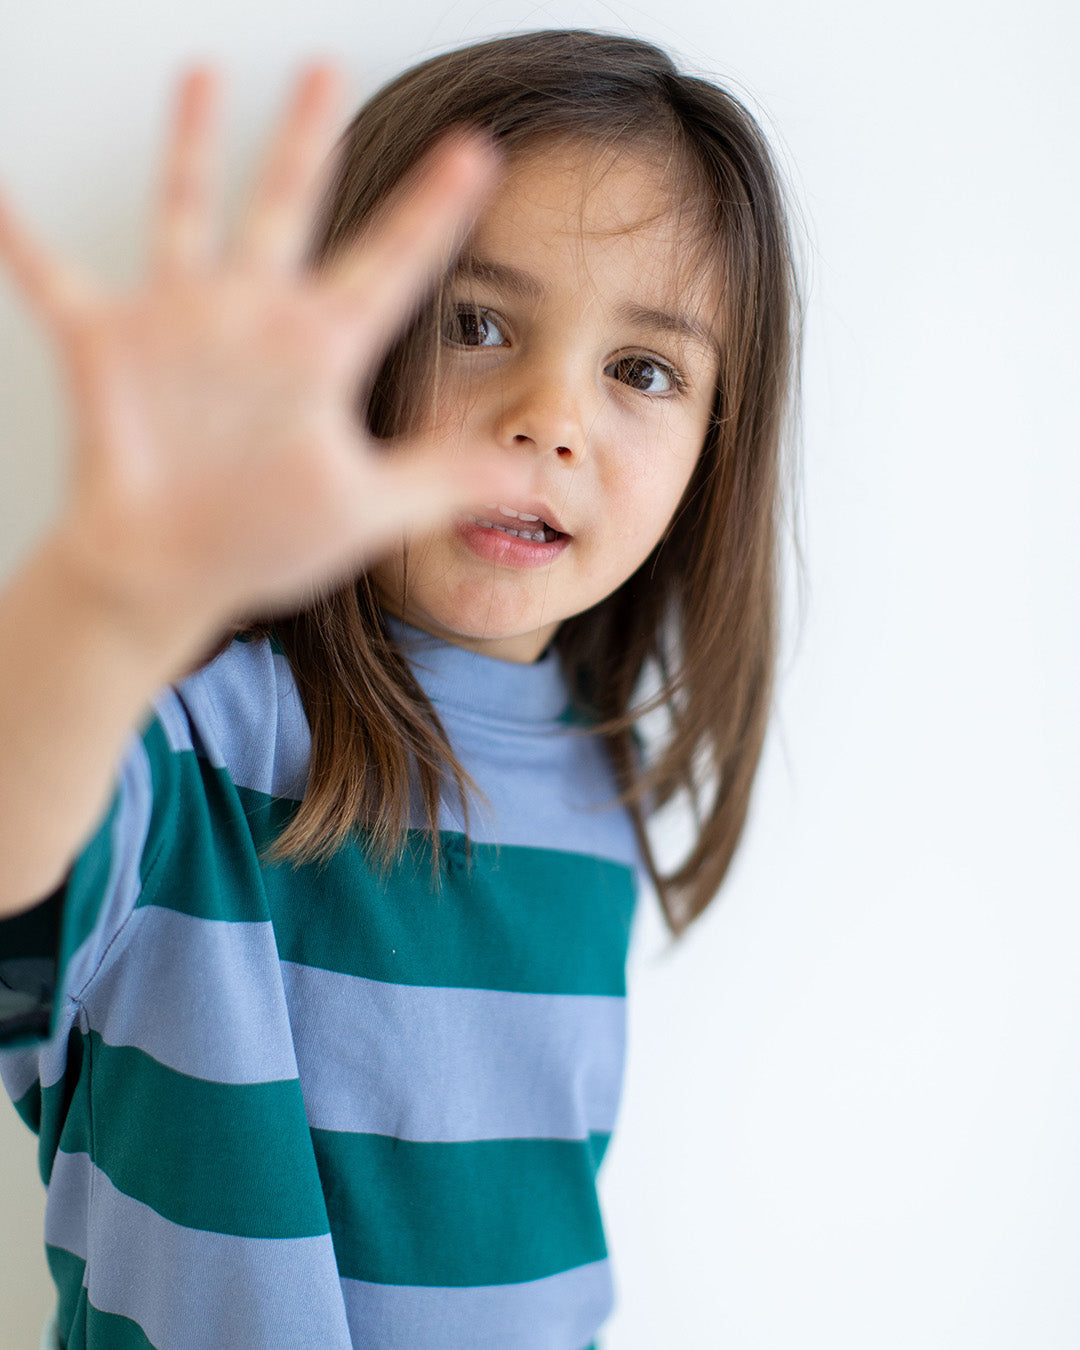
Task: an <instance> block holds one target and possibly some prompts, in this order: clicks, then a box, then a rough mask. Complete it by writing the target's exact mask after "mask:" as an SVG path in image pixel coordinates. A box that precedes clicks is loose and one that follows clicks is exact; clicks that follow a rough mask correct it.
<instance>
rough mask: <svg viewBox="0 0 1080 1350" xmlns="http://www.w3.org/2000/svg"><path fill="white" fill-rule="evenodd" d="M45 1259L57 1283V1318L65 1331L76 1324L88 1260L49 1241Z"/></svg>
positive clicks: (46, 1246) (83, 1292)
mask: <svg viewBox="0 0 1080 1350" xmlns="http://www.w3.org/2000/svg"><path fill="white" fill-rule="evenodd" d="M45 1259H46V1260H47V1261H48V1263H49V1273H50V1274H51V1275H52V1277H53V1283H54V1284H55V1285H56V1295H57V1308H56V1320H57V1323H58V1325H59V1326H60V1329H61V1332H64V1331H66V1330H67V1328H68V1327H70V1326H73V1325H74V1323H75V1315H76V1312H77V1311H78V1307H79V1302H80V1300H81V1299H82V1298H83V1297H84V1296H85V1291H84V1289H83V1272H84V1271H85V1270H86V1262H85V1261H84V1260H83V1259H82V1257H80V1256H76V1255H75V1253H74V1252H69V1251H68V1250H67V1248H66V1247H54V1246H52V1245H51V1243H48V1242H46V1244H45Z"/></svg>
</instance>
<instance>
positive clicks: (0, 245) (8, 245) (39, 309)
mask: <svg viewBox="0 0 1080 1350" xmlns="http://www.w3.org/2000/svg"><path fill="white" fill-rule="evenodd" d="M0 262H2V263H3V264H4V265H5V267H6V268H7V270H8V273H9V275H10V276H11V278H12V280H13V281H14V282H15V285H16V286H17V288H18V289H19V290H20V291H21V293H22V295H23V296H24V298H25V299H26V301H27V303H28V304H29V305H30V308H31V309H32V310H34V312H35V313H36V314H37V315H38V316H39V317H40V318H41V319H43V320H44V321H45V322H46V323H47V324H48V325H49V326H50V327H58V326H61V325H62V324H63V323H64V321H65V320H66V319H68V318H69V317H71V316H72V315H73V314H74V313H76V312H77V311H78V310H79V309H81V308H82V307H84V306H85V305H87V304H89V303H90V302H92V301H93V300H95V299H96V298H97V297H98V295H99V293H100V291H99V287H98V285H97V283H96V282H95V281H94V280H93V278H92V277H90V276H89V275H88V274H87V273H85V272H83V271H82V270H81V269H80V268H78V267H76V266H75V265H74V264H73V263H68V262H66V261H65V260H64V259H62V258H60V257H59V256H57V255H56V254H53V253H52V252H50V250H49V249H47V248H46V247H45V245H44V244H42V243H41V242H40V241H39V240H37V239H35V237H34V236H33V235H32V234H31V233H30V230H29V228H28V227H27V226H26V225H24V224H23V223H22V222H21V221H20V220H19V219H18V217H17V216H16V214H15V212H14V211H13V210H12V208H11V205H10V204H9V202H8V201H7V200H6V198H5V197H4V195H3V194H2V193H0Z"/></svg>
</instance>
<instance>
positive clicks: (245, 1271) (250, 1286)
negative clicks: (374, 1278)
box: [45, 1152, 363, 1350]
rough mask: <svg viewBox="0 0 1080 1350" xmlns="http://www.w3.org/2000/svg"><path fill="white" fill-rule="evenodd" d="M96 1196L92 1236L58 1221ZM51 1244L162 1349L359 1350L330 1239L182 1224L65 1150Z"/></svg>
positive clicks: (93, 1292) (95, 1296) (107, 1308)
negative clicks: (79, 1262)
mask: <svg viewBox="0 0 1080 1350" xmlns="http://www.w3.org/2000/svg"><path fill="white" fill-rule="evenodd" d="M91 1196H92V1211H91V1214H90V1222H89V1232H88V1233H87V1232H86V1231H83V1232H78V1231H76V1232H72V1231H71V1229H70V1226H68V1225H65V1223H64V1221H63V1220H62V1219H61V1218H60V1217H59V1216H60V1215H62V1214H63V1213H65V1212H66V1213H67V1214H75V1213H78V1212H80V1210H81V1211H82V1212H83V1213H85V1212H86V1211H85V1209H84V1208H83V1207H84V1206H85V1205H86V1204H87V1200H88V1197H91ZM61 1239H62V1240H61ZM45 1240H46V1242H48V1243H50V1244H52V1245H54V1246H59V1247H64V1248H66V1250H68V1251H70V1252H72V1253H74V1255H76V1256H78V1257H81V1258H82V1259H83V1260H84V1261H86V1262H87V1270H86V1281H87V1291H88V1294H89V1298H90V1301H91V1303H92V1304H93V1305H94V1307H95V1308H99V1309H100V1310H101V1311H102V1312H107V1313H115V1314H117V1315H118V1316H121V1317H130V1318H131V1319H132V1320H133V1321H134V1322H136V1323H138V1325H139V1326H140V1327H141V1328H142V1329H143V1331H144V1333H145V1334H146V1336H147V1337H148V1339H149V1340H150V1341H152V1342H153V1344H154V1345H155V1346H157V1347H159V1350H222V1347H223V1346H238V1347H239V1346H252V1347H254V1346H258V1347H259V1350H297V1347H299V1346H303V1347H308V1346H313V1347H314V1346H318V1347H319V1350H352V1346H353V1340H352V1339H351V1337H350V1335H349V1330H348V1325H347V1321H346V1315H345V1304H344V1298H343V1294H342V1289H341V1282H340V1280H339V1278H338V1273H337V1264H336V1262H335V1259H334V1249H333V1244H332V1241H331V1239H330V1237H329V1235H327V1236H325V1237H313V1238H238V1237H230V1236H227V1235H225V1234H221V1233H204V1232H201V1231H199V1230H198V1229H194V1228H184V1227H182V1226H181V1225H180V1224H175V1223H170V1222H169V1220H167V1219H163V1218H162V1217H161V1215H160V1214H157V1213H155V1211H154V1210H152V1209H151V1208H150V1207H149V1206H148V1205H144V1204H141V1203H140V1202H139V1201H137V1200H133V1199H131V1197H130V1196H127V1195H124V1194H123V1192H122V1191H118V1190H117V1189H116V1187H115V1186H113V1184H112V1182H111V1181H110V1180H109V1179H108V1177H107V1176H106V1175H105V1173H104V1172H102V1171H101V1170H100V1169H99V1168H96V1167H95V1166H94V1164H93V1163H92V1162H91V1160H90V1157H89V1155H88V1154H86V1153H63V1152H60V1153H58V1154H57V1157H56V1166H55V1168H54V1171H53V1180H52V1184H51V1186H50V1195H49V1208H48V1210H47V1212H46V1225H45ZM362 1343H363V1342H361V1344H362Z"/></svg>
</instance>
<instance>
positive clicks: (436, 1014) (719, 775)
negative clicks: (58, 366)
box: [0, 32, 796, 1350]
mask: <svg viewBox="0 0 1080 1350" xmlns="http://www.w3.org/2000/svg"><path fill="white" fill-rule="evenodd" d="M335 88H336V77H335V76H334V73H333V72H332V70H330V69H328V68H326V67H312V68H311V69H310V70H309V71H308V72H307V73H306V75H305V77H304V78H303V80H302V81H301V82H300V84H299V85H298V89H297V92H296V95H295V98H294V101H293V103H292V105H291V107H290V109H289V111H288V114H287V116H286V117H285V119H284V122H283V124H282V126H281V129H280V131H279V133H278V135H277V137H276V139H275V140H274V142H273V144H272V146H271V149H270V152H269V155H268V159H267V162H266V165H265V168H264V170H263V172H262V174H261V176H260V179H259V182H258V185H257V188H256V191H255V193H254V197H253V200H252V202H251V205H250V207H249V209H248V211H247V214H246V216H245V218H244V220H243V222H242V224H241V226H240V227H239V230H238V232H237V235H236V238H235V239H233V240H232V241H231V242H229V243H228V244H225V245H223V243H222V241H220V240H218V239H217V238H216V237H215V234H214V213H213V211H212V203H211V195H212V194H211V186H210V184H211V163H210V162H211V155H212V150H213V143H214V140H215V133H214V130H213V104H214V97H215V90H216V84H215V81H214V79H213V77H212V76H211V75H210V74H209V73H208V72H205V71H204V72H199V71H195V72H193V73H192V74H191V75H190V76H189V77H188V78H187V79H186V80H185V81H184V82H183V85H182V89H181V94H180V98H179V102H178V106H177V111H176V117H175V122H174V128H173V133H172V138H171V143H170V147H169V150H168V154H167V157H166V162H165V170H164V177H163V192H162V198H161V205H160V209H159V212H158V216H157V221H156V227H155V230H154V233H153V248H152V258H151V264H150V268H149V274H148V277H147V280H146V282H145V283H144V284H143V285H142V286H141V287H140V288H138V289H137V290H135V291H134V292H133V293H131V294H127V295H118V296H110V295H103V294H101V293H99V292H98V290H97V289H96V288H95V287H94V286H93V285H92V284H91V283H90V282H88V281H87V280H85V279H84V278H82V277H81V276H80V275H79V274H77V273H76V272H75V271H74V270H73V269H71V268H69V267H67V266H66V265H64V264H62V263H61V262H59V261H58V260H56V259H54V258H51V257H49V256H48V255H47V254H46V252H45V251H44V249H43V248H42V247H41V246H40V245H39V244H38V243H37V242H36V241H35V240H34V239H33V237H32V236H31V234H30V233H29V232H28V230H27V229H26V228H25V227H23V226H21V225H20V224H19V223H18V222H17V221H16V220H15V218H14V216H13V215H12V213H11V212H10V210H9V209H8V208H7V207H4V208H2V209H0V256H2V257H3V259H4V261H5V263H6V265H7V268H8V270H9V271H10V273H11V275H12V277H13V279H14V280H15V281H16V282H17V283H19V284H20V285H21V288H22V289H23V291H24V293H25V294H26V296H27V298H28V300H29V302H30V304H31V306H32V307H33V308H34V309H35V310H36V311H37V313H38V314H39V315H40V316H41V317H42V318H43V320H44V321H45V322H46V324H47V325H48V326H49V328H50V330H51V332H52V334H53V335H54V337H55V339H56V341H57V343H58V346H59V350H60V353H61V356H62V359H63V361H64V363H65V368H66V372H67V376H68V380H69V385H70V389H71V393H72V399H73V426H74V430H75V439H76V445H75V457H74V471H73V475H72V480H71V485H70V492H69V494H68V498H67V501H66V504H65V506H64V508H63V511H62V512H61V514H60V516H59V518H58V520H57V522H56V523H55V525H54V526H53V527H52V528H51V529H50V530H49V531H48V533H47V535H46V536H45V538H44V539H43V540H42V541H41V542H40V544H39V545H38V546H37V547H36V548H35V549H34V550H33V551H32V553H31V554H30V556H29V557H28V558H27V559H26V560H25V561H24V563H23V565H22V566H21V568H20V569H19V571H18V572H17V574H16V575H15V576H14V577H13V579H12V580H11V582H10V583H9V585H8V587H7V588H6V591H5V592H4V594H3V596H2V597H0V787H2V789H3V794H4V798H3V800H4V805H3V810H2V812H0V845H2V853H3V857H4V858H5V868H4V876H3V880H2V881H0V912H2V913H3V915H4V916H5V918H4V920H3V922H2V923H0V976H2V983H0V1024H2V1027H3V1035H4V1041H5V1044H6V1045H7V1046H8V1047H9V1048H8V1049H7V1050H5V1052H4V1053H3V1054H2V1055H0V1065H2V1069H3V1077H4V1082H5V1085H6V1087H7V1090H8V1091H9V1093H10V1095H11V1097H12V1098H13V1100H14V1102H15V1105H16V1108H17V1110H18V1111H19V1112H20V1114H21V1115H22V1116H23V1118H24V1119H25V1120H26V1122H27V1123H28V1124H29V1125H30V1127H31V1128H32V1129H34V1130H35V1131H37V1132H38V1133H39V1135H40V1140H41V1145H40V1161H41V1172H42V1176H43V1178H44V1180H45V1181H46V1183H47V1185H48V1208H47V1217H46V1244H47V1253H48V1259H49V1263H50V1267H51V1269H52V1273H53V1275H54V1277H55V1279H56V1284H57V1288H58V1294H59V1301H58V1311H57V1317H56V1325H55V1328H54V1330H53V1333H52V1337H53V1339H52V1341H51V1342H50V1343H52V1344H59V1345H62V1346H66V1347H69V1348H73V1347H82V1346H89V1347H103V1346H108V1347H119V1346H125V1347H126V1346H145V1345H153V1346H158V1347H176V1348H177V1350H196V1348H197V1347H206V1350H211V1348H215V1350H217V1348H220V1347H224V1346H229V1347H253V1350H269V1348H270V1347H290V1348H293V1347H320V1348H324V1347H346V1346H377V1347H403V1348H405V1350H425V1348H426V1350H435V1348H436V1347H438V1350H448V1348H452V1347H463V1348H464V1347H469V1350H472V1348H473V1347H481V1346H485V1347H487V1346H491V1347H537V1350H540V1348H541V1347H543V1350H553V1348H555V1347H566V1348H567V1350H580V1348H581V1347H583V1346H586V1345H588V1344H590V1343H591V1342H592V1341H593V1338H594V1337H595V1335H596V1333H597V1330H598V1328H599V1327H600V1326H601V1324H602V1322H603V1321H604V1319H605V1317H606V1316H607V1314H608V1312H609V1310H610V1308H611V1304H612V1282H611V1275H610V1272H609V1269H608V1263H607V1259H606V1249H605V1245H604V1236H603V1231H602V1227H601V1221H600V1216H599V1212H598V1206H597V1196H596V1186H595V1178H596V1172H597V1168H598V1167H599V1164H600V1161H601V1158H602V1156H603V1153H604V1149H605V1146H606V1144H607V1141H608V1138H609V1136H610V1133H611V1130H612V1127H613V1124H614V1119H615V1113H616V1107H617V1102H618V1097H619V1085H620V1077H621V1070H622V1057H623V1036H624V1030H623V1006H624V965H625V957H626V948H627V941H628V935H629V931H630V923H631V915H632V910H633V905H634V893H635V876H636V875H637V874H639V873H642V872H644V873H645V874H647V875H649V876H651V878H652V881H653V883H654V884H655V886H656V888H657V890H658V892H659V895H660V899H661V902H662V904H663V907H664V911H665V914H666V916H667V919H668V922H669V924H670V927H671V928H672V930H673V931H674V932H676V933H678V932H680V931H682V930H683V929H684V928H685V927H686V925H687V924H688V923H689V922H690V921H691V920H692V919H693V918H694V917H695V916H696V915H697V914H699V913H700V912H701V911H702V910H703V909H704V908H705V906H706V905H707V904H708V903H709V901H710V900H711V899H712V897H713V896H714V895H715V893H716V891H717V888H718V887H719V885H720V882H721V880H722V878H723V877H724V874H725V871H726V869H727V867H728V863H729V861H730V859H731V856H732V852H733V850H734V848H735V845H736V842H737V840H738V837H739V834H740V831H741V828H742V825H743V821H744V818H745V814H746V809H747V800H748V795H749V792H750V786H751V781H752V779H753V775H754V771H755V767H756V764H757V761H758V757H759V752H760V749H761V744H762V738H763V734H764V729H765V722H766V715H767V710H768V706H769V698H770V680H771V675H772V670H773V664H774V628H775V614H776V599H775V586H776V570H777V560H776V524H775V522H776V517H777V503H778V496H779V491H780V472H779V467H778V466H779V463H780V446H781V440H782V431H783V426H784V418H785V413H786V409H787V408H788V406H789V395H790V391H791V386H792V382H793V372H794V357H793V352H794V350H795V337H796V331H795V325H796V320H795V313H796V310H795V304H794V296H795V290H794V285H793V275H792V266H791V253H790V248H789V240H788V232H787V227H786V223H785V216H784V211H783V207H782V197H781V192H780V188H779V185H778V179H777V174H776V171H775V169H774V166H773V163H772V160H771V158H770V154H769V151H768V149H767V146H766V144H765V141H764V139H763V137H762V135H761V133H760V131H759V130H758V129H757V127H756V126H755V124H754V122H753V121H752V119H751V118H750V116H749V115H748V114H747V112H746V111H745V110H744V109H743V108H742V107H741V106H740V105H739V104H738V103H737V102H736V101H735V100H734V99H733V98H732V97H731V96H730V95H728V94H727V93H725V92H724V91H723V90H721V89H719V88H717V87H715V86H713V85H711V84H708V83H705V82H703V81H701V80H698V79H693V78H689V77H687V76H684V75H682V74H680V73H678V71H677V70H676V69H675V67H674V66H673V65H672V63H671V62H670V60H669V59H668V58H667V57H666V56H665V55H663V54H662V53H661V52H659V51H658V50H656V49H655V48H654V47H651V46H649V45H647V44H645V43H642V42H638V41H633V40H630V39H626V38H621V37H612V36H606V35H599V34H593V33H585V32H549V33H532V34H527V35H523V36H517V37H512V38H508V39H504V40H499V41H493V42H488V43H485V44H482V45H479V46H473V47H470V48H466V49H465V50H462V51H458V52H454V53H451V54H450V55H447V56H441V57H438V58H436V59H434V60H431V61H428V62H426V63H425V64H423V65H421V66H418V67H417V68H415V69H413V70H411V71H409V72H408V73H406V74H405V75H403V76H402V77H400V78H399V79H397V80H395V81H394V82H393V83H392V84H391V85H389V86H388V87H387V88H386V89H384V90H383V91H382V92H381V93H379V94H378V95H377V96H376V97H375V98H374V99H373V100H372V101H371V102H370V103H369V104H368V105H367V106H366V107H365V108H363V109H362V110H361V111H360V112H359V113H358V114H357V116H356V117H355V119H354V120H353V121H352V123H351V124H350V125H349V127H348V129H347V131H346V132H345V134H344V137H343V139H342V141H341V144H340V148H339V153H338V154H337V156H336V157H335V160H334V164H333V169H332V174H330V175H326V174H325V173H324V170H323V169H322V167H321V166H322V165H323V164H324V163H325V162H326V158H327V151H328V150H329V149H330V139H329V138H330V133H331V128H332V126H333V120H334V107H335V104H334V98H335ZM492 147H494V149H493V148H492ZM313 222H314V232H312V230H313ZM462 245H463V246H462ZM649 680H651V681H652V684H653V686H654V687H655V688H656V689H657V690H658V692H657V693H656V696H655V700H654V701H653V705H652V706H654V707H660V708H662V709H664V710H665V711H666V716H667V732H666V735H665V737H664V739H663V742H662V744H660V745H659V746H658V747H656V748H654V749H653V750H649V749H648V748H647V747H646V746H645V744H644V742H643V741H642V739H641V738H640V737H639V735H638V734H637V731H636V723H637V721H638V719H639V717H640V715H641V713H642V711H643V709H644V707H645V701H644V697H643V690H644V689H645V688H646V683H647V681H649ZM684 791H687V792H689V793H690V796H691V798H692V800H693V801H694V802H695V803H696V804H697V811H698V814H697V822H698V825H697V834H696V840H695V843H694V845H693V848H692V849H691V851H690V852H689V854H688V856H687V857H686V859H685V861H684V862H683V863H682V864H681V865H680V866H679V867H678V868H677V869H676V870H675V871H674V872H672V873H671V874H662V873H661V871H660V869H659V868H658V867H657V865H656V863H655V862H654V859H653V855H652V852H651V848H650V843H649V839H648V836H647V834H646V831H645V822H646V819H647V817H648V816H649V815H650V814H651V813H652V812H653V811H654V810H655V809H656V808H657V807H659V806H661V805H663V804H664V803H665V802H667V801H668V800H670V799H671V798H672V797H673V796H675V795H677V794H680V793H682V792H684ZM42 896H47V898H46V899H44V900H43V899H41V897H42Z"/></svg>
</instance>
